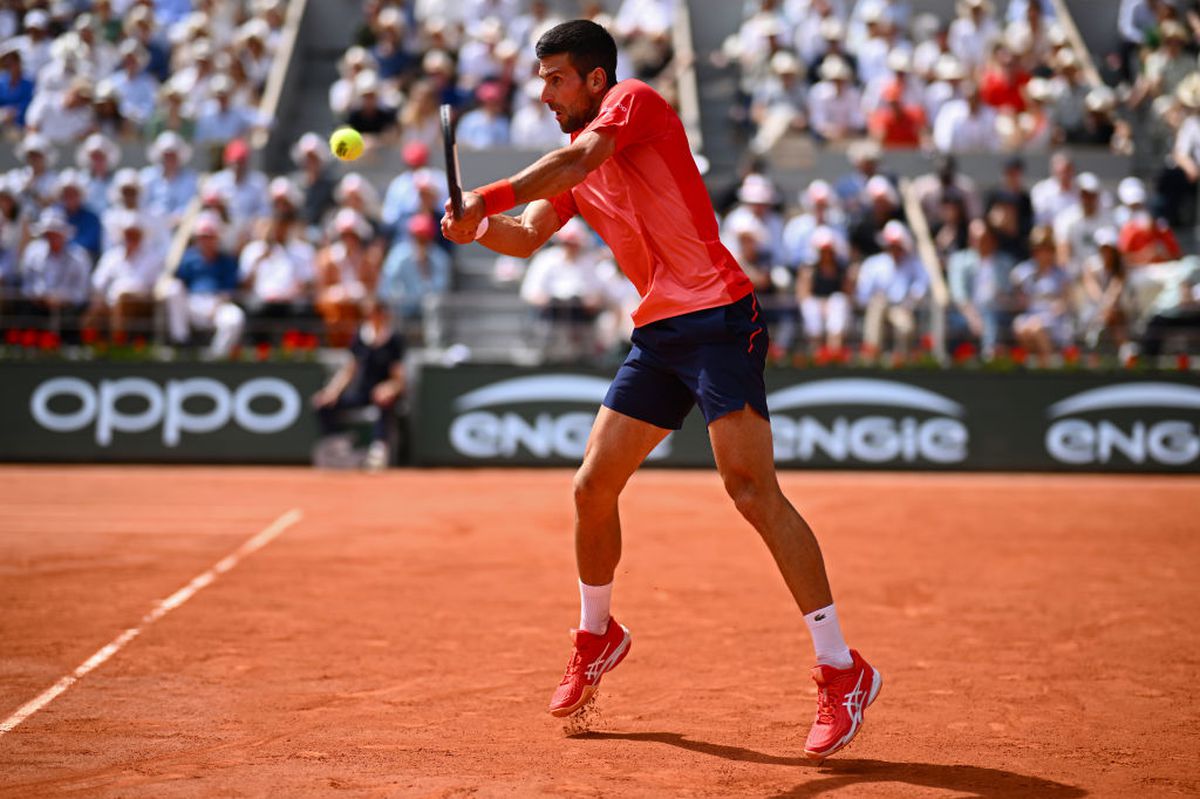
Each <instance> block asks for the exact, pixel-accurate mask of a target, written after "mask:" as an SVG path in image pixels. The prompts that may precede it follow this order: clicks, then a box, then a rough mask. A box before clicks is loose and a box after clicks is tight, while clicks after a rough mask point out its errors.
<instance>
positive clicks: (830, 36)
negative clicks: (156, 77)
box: [817, 15, 846, 42]
mask: <svg viewBox="0 0 1200 799" xmlns="http://www.w3.org/2000/svg"><path fill="white" fill-rule="evenodd" d="M817 29H818V31H819V32H820V34H821V38H822V39H824V40H825V41H836V42H840V41H841V40H842V37H843V36H844V35H845V34H846V26H845V25H843V24H842V21H841V20H840V19H838V18H837V17H835V16H833V15H830V16H828V17H825V18H824V19H823V20H821V24H820V25H819V26H818V28H817Z"/></svg>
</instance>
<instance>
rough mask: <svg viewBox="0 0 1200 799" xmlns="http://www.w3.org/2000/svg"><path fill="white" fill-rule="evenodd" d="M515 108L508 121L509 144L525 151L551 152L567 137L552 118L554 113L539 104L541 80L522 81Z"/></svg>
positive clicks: (540, 99)
mask: <svg viewBox="0 0 1200 799" xmlns="http://www.w3.org/2000/svg"><path fill="white" fill-rule="evenodd" d="M518 97H519V98H520V99H519V106H518V108H517V110H516V112H515V113H514V114H513V119H512V145H513V147H519V148H522V149H527V150H552V149H554V148H555V147H560V146H562V145H563V144H564V143H565V142H566V141H567V138H566V136H565V134H563V132H562V128H560V127H559V126H558V122H556V121H555V119H554V112H553V111H551V110H550V108H549V107H548V106H547V105H546V104H545V103H543V102H542V86H541V81H540V80H538V79H536V78H534V79H531V80H528V81H526V82H525V84H524V85H523V86H522V87H521V90H520V92H519V93H518Z"/></svg>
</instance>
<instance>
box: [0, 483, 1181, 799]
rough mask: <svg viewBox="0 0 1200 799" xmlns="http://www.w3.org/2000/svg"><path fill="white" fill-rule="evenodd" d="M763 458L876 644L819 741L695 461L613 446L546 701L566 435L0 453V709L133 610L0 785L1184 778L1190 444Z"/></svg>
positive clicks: (510, 786)
mask: <svg viewBox="0 0 1200 799" xmlns="http://www.w3.org/2000/svg"><path fill="white" fill-rule="evenodd" d="M783 482H784V487H785V489H786V490H787V491H788V493H789V495H790V496H791V497H792V498H793V500H794V501H795V502H796V504H797V505H798V506H799V507H800V508H801V509H802V510H803V511H804V512H805V513H806V514H807V515H808V517H809V518H810V521H811V522H812V523H813V524H814V526H815V527H816V528H817V530H818V533H819V535H820V536H821V539H822V541H823V544H824V547H825V553H826V559H827V561H828V563H829V570H830V573H831V577H832V579H833V584H834V590H835V595H836V598H837V600H838V603H839V608H840V610H841V614H842V617H843V621H844V624H845V627H846V631H847V634H848V637H849V639H850V641H851V644H852V645H854V646H857V647H858V648H860V649H861V650H862V651H863V652H864V653H865V654H866V655H867V656H868V657H869V658H870V659H871V660H872V661H873V662H874V664H875V665H876V666H877V667H878V668H879V669H880V670H881V671H882V673H883V675H884V679H885V683H884V688H883V692H882V694H881V695H880V698H879V701H878V702H877V703H876V704H875V705H874V706H873V707H872V708H871V709H870V711H869V712H868V713H867V723H866V727H865V730H864V732H863V733H862V735H861V736H860V737H859V738H858V740H857V741H855V743H854V744H853V746H851V747H850V748H849V749H848V750H847V751H845V752H844V753H842V754H840V755H838V756H835V757H834V758H831V759H830V760H828V761H826V762H825V763H824V764H814V763H810V762H809V761H806V760H805V759H804V758H803V756H802V752H801V749H802V744H803V739H804V735H805V733H806V731H807V727H808V724H809V722H810V721H811V718H812V714H813V708H814V701H813V696H814V694H813V691H812V689H811V687H810V686H811V682H810V680H809V678H808V667H809V666H810V665H811V664H810V649H809V643H808V640H807V635H806V633H805V631H804V628H803V623H802V621H801V619H800V616H799V614H798V613H797V612H796V611H795V610H794V608H793V607H792V606H791V603H790V600H789V596H788V594H787V593H786V591H785V589H784V586H783V583H782V580H781V579H780V578H779V577H778V576H777V575H776V574H775V572H774V570H773V565H772V563H771V561H770V559H769V556H768V554H767V553H766V551H765V548H763V547H762V545H761V544H760V542H759V541H758V540H757V538H756V536H755V535H754V534H753V533H752V532H751V531H750V530H749V528H747V527H746V526H745V525H744V524H743V523H742V522H741V520H740V518H739V517H737V516H736V514H735V512H734V510H733V509H732V507H731V505H730V504H729V503H728V502H727V501H726V499H725V497H724V495H723V493H722V490H721V486H720V484H719V482H718V480H717V478H716V476H715V475H714V474H712V473H707V472H646V473H642V474H640V475H638V476H637V477H635V478H634V481H633V483H632V484H631V486H630V489H629V491H628V494H627V496H626V498H625V499H624V501H623V512H624V514H625V518H626V522H625V559H624V561H623V563H622V565H621V568H620V570H619V572H618V577H617V595H616V603H615V607H614V611H615V613H616V615H617V617H618V618H619V619H621V621H622V622H623V623H625V624H626V625H627V626H629V627H630V629H631V630H632V632H633V649H632V652H631V654H630V656H629V658H628V659H627V660H626V661H625V662H624V663H623V664H622V665H621V666H620V667H619V668H618V669H617V670H616V671H614V672H613V673H612V674H610V675H609V676H608V677H606V679H605V682H604V685H603V687H602V690H601V696H600V701H599V705H598V711H597V713H596V714H595V717H594V718H592V719H590V720H589V722H588V725H589V727H590V731H587V732H583V733H575V734H572V733H570V732H569V731H567V730H565V729H564V726H563V724H562V722H561V721H558V720H555V719H552V718H551V717H550V716H548V715H546V714H545V713H544V712H543V708H544V705H545V703H546V701H547V700H548V699H549V695H550V692H551V690H552V689H553V687H554V685H555V684H556V683H557V681H558V679H559V677H560V676H561V673H562V667H563V665H564V664H565V662H566V658H567V655H568V646H569V644H568V639H567V629H568V627H570V626H572V625H573V623H574V622H575V621H576V620H577V601H578V600H577V595H576V588H575V578H574V571H573V555H572V548H571V544H570V534H569V531H570V523H571V506H570V484H571V475H570V473H569V472H567V471H506V472H500V471H466V472H463V471H436V472H414V471H394V472H390V473H388V474H386V475H358V474H328V473H317V472H313V471H309V470H303V469H244V468H237V469H233V468H49V467H24V468H17V467H8V468H3V469H0V484H2V485H3V486H4V488H3V490H2V491H0V608H2V611H0V720H3V719H5V718H11V714H13V713H15V712H16V711H17V710H18V709H19V708H21V707H22V706H23V705H25V704H26V703H27V702H29V701H30V700H32V699H34V698H35V697H37V696H38V695H39V694H40V693H41V692H43V691H44V690H46V689H47V688H49V687H50V686H52V685H54V684H55V683H56V681H58V680H60V679H61V678H63V677H65V676H67V675H70V674H71V673H72V672H73V671H74V670H75V669H76V668H77V667H79V666H80V665H81V664H82V663H84V662H85V661H86V660H88V658H90V657H92V655H94V654H95V653H96V652H97V651H98V650H100V649H101V648H102V647H104V646H105V645H106V644H107V643H109V642H110V641H113V640H114V639H116V638H117V637H118V636H120V635H121V633H122V632H123V631H125V630H127V629H139V633H138V635H137V636H136V637H133V638H132V639H131V640H128V641H127V642H126V643H124V644H123V645H122V646H121V647H120V649H119V651H117V652H116V653H115V654H112V655H111V657H110V658H108V659H107V660H106V661H105V662H103V663H102V664H101V665H99V666H97V667H96V668H95V669H94V670H93V671H91V672H90V673H88V674H86V675H85V676H83V677H82V678H81V679H80V680H79V681H78V682H77V683H75V684H74V685H73V686H71V687H70V688H69V689H68V690H66V691H65V692H63V693H62V694H61V695H59V696H58V697H57V698H56V699H54V700H53V701H52V702H50V703H49V704H47V705H46V706H45V707H44V708H42V709H41V710H39V711H38V712H36V713H33V714H32V715H30V716H29V717H28V718H27V719H26V720H25V721H24V722H23V723H22V724H20V725H19V726H17V727H16V728H15V729H13V730H12V731H11V732H9V733H7V734H4V735H0V796H5V797H36V796H86V797H183V796H187V797H233V796H286V797H310V796H369V797H376V796H379V797H383V796H389V797H390V796H397V797H409V796H413V797H460V796H461V797H466V796H470V797H490V796H504V797H510V796H511V797H537V796H587V797H610V796H611V797H688V796H713V797H724V796H761V797H783V796H793V797H812V796H855V797H858V796H903V797H912V796H983V797H1026V796H1049V797H1076V796H1086V795H1093V796H1118V797H1120V796H1135V795H1137V796H1157V795H1170V794H1183V795H1196V794H1197V793H1198V792H1200V758H1197V752H1198V751H1200V700H1198V699H1197V698H1196V697H1195V696H1194V693H1193V691H1194V685H1195V683H1196V680H1197V677H1198V675H1200V668H1198V664H1200V625H1198V624H1197V621H1196V619H1197V617H1198V616H1200V588H1197V577H1196V574H1197V567H1198V566H1200V535H1198V532H1200V480H1197V479H1191V478H1120V477H1079V478H1075V477H1053V476H1011V475H1009V476H917V475H906V476H900V475H867V476H862V475H851V474H827V473H790V474H786V475H784V477H783ZM293 509H296V510H298V511H299V512H300V513H301V514H302V517H301V518H299V520H298V521H296V520H295V518H296V517H295V514H292V515H291V516H285V514H288V513H289V512H290V511H292V510H293ZM281 517H284V518H283V521H282V522H279V521H278V520H280V519H281ZM289 521H293V522H294V523H291V524H290V525H287V524H286V523H287V522H289ZM273 524H274V525H275V527H276V528H283V527H286V529H283V530H282V532H281V534H280V535H279V536H278V537H277V538H275V539H274V540H272V541H271V542H270V543H268V544H266V545H265V546H264V547H262V548H261V549H260V550H258V551H256V552H252V553H249V554H246V555H245V557H243V558H242V559H241V560H240V562H239V563H237V564H236V565H235V566H234V567H233V568H231V569H228V570H227V571H225V572H224V573H221V574H219V575H217V577H216V579H215V580H214V581H213V582H211V584H208V585H207V586H204V587H202V589H201V590H199V591H197V592H196V593H194V595H192V596H191V597H190V598H189V599H187V601H186V602H184V603H183V604H181V605H178V606H176V607H174V609H173V610H171V611H170V612H169V613H167V614H165V615H162V616H161V617H160V618H158V619H157V620H156V621H154V622H153V623H149V624H145V623H144V622H143V617H145V616H146V614H147V613H149V612H151V611H152V610H153V609H154V608H155V607H156V605H157V603H158V602H159V601H160V600H162V599H164V598H166V597H169V596H171V595H173V594H174V593H175V592H176V591H178V590H179V589H181V588H183V587H184V586H186V585H188V583H189V581H192V580H193V578H195V577H197V576H198V575H201V574H203V573H205V572H206V570H208V569H210V568H211V567H212V566H213V565H214V564H215V563H217V562H218V561H220V560H221V559H222V558H224V557H225V556H226V555H228V554H229V553H230V552H232V551H234V550H236V549H237V548H238V547H239V546H240V545H242V544H243V543H244V542H245V541H247V540H248V539H250V538H251V537H252V536H255V535H256V534H258V533H260V532H262V531H263V530H266V529H268V528H271V527H272V525H273ZM276 531H277V530H276Z"/></svg>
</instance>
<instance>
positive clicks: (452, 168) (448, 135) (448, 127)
mask: <svg viewBox="0 0 1200 799" xmlns="http://www.w3.org/2000/svg"><path fill="white" fill-rule="evenodd" d="M441 113H442V144H443V145H444V146H445V148H446V182H447V183H449V184H450V209H451V215H452V216H453V217H454V218H455V219H459V218H461V217H462V211H463V199H462V175H461V174H459V170H458V143H457V142H456V141H455V140H454V122H453V120H452V117H451V115H450V106H449V105H443V106H442V107H441Z"/></svg>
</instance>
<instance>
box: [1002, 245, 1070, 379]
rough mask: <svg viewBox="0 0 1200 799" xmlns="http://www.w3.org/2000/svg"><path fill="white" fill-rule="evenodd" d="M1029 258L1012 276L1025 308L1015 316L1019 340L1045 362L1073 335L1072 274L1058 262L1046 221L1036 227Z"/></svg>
mask: <svg viewBox="0 0 1200 799" xmlns="http://www.w3.org/2000/svg"><path fill="white" fill-rule="evenodd" d="M1029 248H1030V251H1031V252H1032V257H1031V258H1030V260H1028V261H1025V262H1024V263H1022V264H1019V265H1018V266H1017V267H1016V268H1015V269H1013V273H1012V279H1013V283H1014V284H1015V285H1016V287H1017V289H1018V290H1019V291H1020V293H1021V296H1022V298H1023V304H1024V309H1023V311H1022V312H1021V313H1020V314H1018V315H1017V318H1016V319H1014V320H1013V333H1014V335H1016V337H1017V343H1019V344H1020V345H1021V346H1022V347H1024V348H1025V349H1026V350H1028V351H1029V352H1031V353H1033V354H1035V355H1037V356H1038V358H1039V360H1040V361H1041V363H1042V366H1048V365H1049V363H1050V358H1051V356H1052V355H1054V353H1055V352H1057V351H1059V350H1061V349H1062V348H1063V347H1065V346H1066V345H1067V344H1069V343H1070V339H1071V334H1072V330H1071V313H1070V307H1069V304H1068V303H1069V299H1070V298H1069V291H1070V288H1071V278H1070V276H1069V275H1068V274H1067V272H1066V270H1065V269H1063V268H1062V267H1061V266H1060V265H1059V263H1058V257H1057V251H1056V248H1055V246H1054V232H1053V231H1052V230H1051V229H1050V228H1049V227H1048V226H1046V225H1039V226H1037V227H1035V228H1034V229H1033V233H1032V234H1031V235H1030V238H1029Z"/></svg>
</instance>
